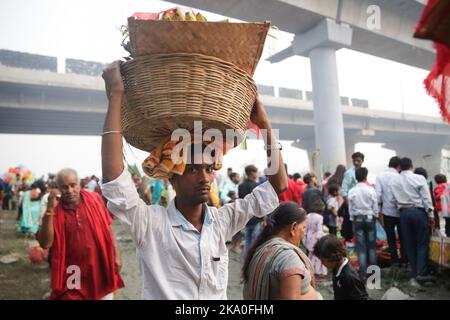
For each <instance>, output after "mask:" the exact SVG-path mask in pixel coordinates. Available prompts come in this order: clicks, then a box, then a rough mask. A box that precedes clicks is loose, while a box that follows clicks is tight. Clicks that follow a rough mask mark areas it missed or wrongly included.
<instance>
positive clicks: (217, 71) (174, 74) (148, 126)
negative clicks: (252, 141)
mask: <svg viewBox="0 0 450 320" xmlns="http://www.w3.org/2000/svg"><path fill="white" fill-rule="evenodd" d="M121 72H122V76H123V80H124V85H125V98H124V99H123V103H122V132H123V136H124V137H125V140H126V141H127V142H128V143H129V144H131V145H132V146H134V147H136V148H138V149H141V150H144V151H148V152H151V151H152V150H153V149H154V148H155V147H156V146H158V145H159V144H160V142H161V141H162V140H163V139H165V138H167V137H169V136H170V135H171V134H172V132H173V131H174V130H175V129H177V128H184V129H187V130H189V131H193V129H194V121H195V120H202V128H203V131H205V130H206V129H209V128H215V129H219V130H221V131H222V132H223V133H225V130H226V129H235V130H236V131H237V133H238V135H240V136H243V135H244V134H245V131H246V129H247V125H248V121H249V119H250V113H251V110H252V106H253V103H254V101H255V97H256V85H255V82H254V81H253V79H252V78H251V77H250V76H249V75H248V73H246V72H245V71H243V70H242V69H240V68H238V67H236V66H235V65H234V64H232V63H229V62H226V61H223V60H221V59H219V58H215V57H211V56H206V55H202V54H196V53H170V54H152V55H147V56H141V57H137V58H135V59H133V60H130V61H128V62H125V63H123V64H122V66H121ZM224 136H225V134H224Z"/></svg>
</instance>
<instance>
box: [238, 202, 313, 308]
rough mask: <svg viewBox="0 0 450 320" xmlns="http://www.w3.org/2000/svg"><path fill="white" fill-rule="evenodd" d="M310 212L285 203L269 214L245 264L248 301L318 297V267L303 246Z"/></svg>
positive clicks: (245, 294) (246, 296)
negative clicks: (315, 275)
mask: <svg viewBox="0 0 450 320" xmlns="http://www.w3.org/2000/svg"><path fill="white" fill-rule="evenodd" d="M305 228H306V212H305V210H303V209H302V208H301V207H300V206H299V205H298V204H297V203H295V202H283V203H281V204H280V205H279V206H278V208H277V209H275V211H274V212H273V213H272V214H270V215H269V218H268V219H267V224H266V226H265V227H264V229H263V231H262V232H261V234H260V236H259V238H258V239H257V240H256V242H255V243H254V245H253V246H252V247H251V248H250V249H249V251H248V254H247V257H246V259H245V263H244V267H243V278H244V299H245V300H274V299H281V300H318V299H321V295H320V294H319V293H318V292H317V291H316V290H315V283H314V269H313V267H312V265H311V261H310V260H309V259H308V257H307V256H306V255H305V253H304V252H303V251H302V250H301V249H300V248H299V245H300V242H301V241H302V239H303V237H304V236H305Z"/></svg>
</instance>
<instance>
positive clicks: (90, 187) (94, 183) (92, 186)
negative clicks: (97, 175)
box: [87, 180, 97, 192]
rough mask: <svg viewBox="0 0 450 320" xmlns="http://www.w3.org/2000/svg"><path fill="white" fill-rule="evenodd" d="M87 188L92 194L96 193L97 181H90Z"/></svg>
mask: <svg viewBox="0 0 450 320" xmlns="http://www.w3.org/2000/svg"><path fill="white" fill-rule="evenodd" d="M87 187H88V190H89V191H90V192H95V188H96V187H97V181H95V180H91V181H89V183H88V185H87Z"/></svg>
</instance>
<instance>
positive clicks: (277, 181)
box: [250, 97, 288, 194]
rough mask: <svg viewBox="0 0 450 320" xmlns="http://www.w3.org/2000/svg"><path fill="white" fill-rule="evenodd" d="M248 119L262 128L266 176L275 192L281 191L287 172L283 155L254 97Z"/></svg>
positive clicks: (258, 102) (262, 110)
mask: <svg viewBox="0 0 450 320" xmlns="http://www.w3.org/2000/svg"><path fill="white" fill-rule="evenodd" d="M250 119H251V120H252V122H253V123H254V124H256V125H257V126H258V127H259V129H261V130H264V131H265V133H264V132H263V134H262V136H263V139H264V144H265V146H266V148H267V166H268V168H269V173H268V178H269V181H270V184H271V185H272V187H273V188H274V189H275V192H276V193H277V194H281V193H283V192H284V191H285V190H286V189H287V187H288V177H287V172H286V170H285V168H284V161H283V156H282V155H281V152H280V150H279V149H278V147H277V143H278V141H277V140H276V138H275V137H274V136H273V134H272V126H271V125H270V122H269V118H268V117H267V114H266V111H265V110H264V106H263V104H262V103H261V101H260V100H259V97H256V101H255V104H254V106H253V110H252V114H251V117H250Z"/></svg>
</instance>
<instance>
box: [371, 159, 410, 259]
mask: <svg viewBox="0 0 450 320" xmlns="http://www.w3.org/2000/svg"><path fill="white" fill-rule="evenodd" d="M399 173H400V158H399V157H397V156H395V157H392V158H391V159H390V160H389V168H388V169H387V170H386V171H385V172H383V173H382V174H381V175H379V176H378V177H377V180H376V183H375V190H376V192H377V197H378V205H379V207H380V221H381V224H382V225H383V227H384V230H385V231H386V236H387V241H388V244H389V252H390V253H391V266H398V267H401V266H403V265H405V264H406V254H405V253H404V243H403V241H402V236H401V226H400V212H399V211H398V209H397V203H396V201H395V198H394V196H393V195H392V191H391V188H390V184H391V181H392V179H394V178H396V177H398V175H399ZM395 229H397V234H398V237H399V239H400V254H401V258H400V259H399V257H398V252H397V237H396V232H395Z"/></svg>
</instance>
